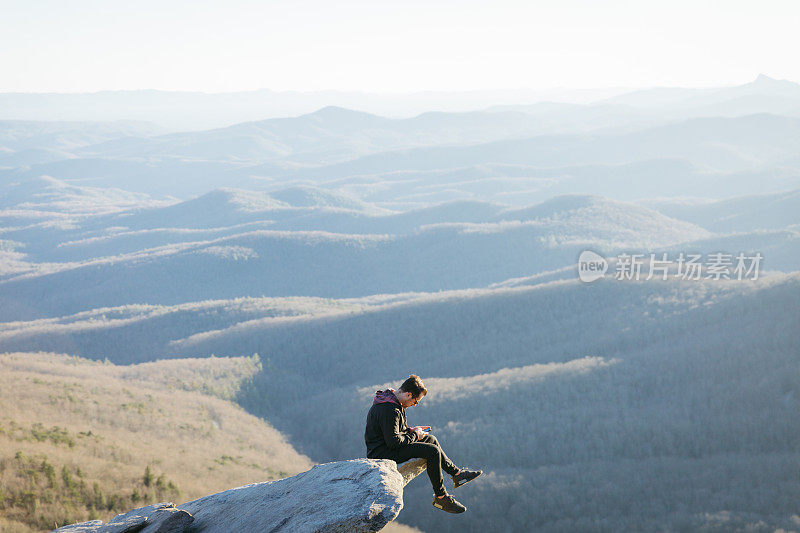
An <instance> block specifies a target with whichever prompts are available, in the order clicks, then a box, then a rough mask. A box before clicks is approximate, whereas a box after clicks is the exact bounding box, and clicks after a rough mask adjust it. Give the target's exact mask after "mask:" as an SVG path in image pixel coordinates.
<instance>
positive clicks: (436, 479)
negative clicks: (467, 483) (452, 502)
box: [370, 435, 458, 496]
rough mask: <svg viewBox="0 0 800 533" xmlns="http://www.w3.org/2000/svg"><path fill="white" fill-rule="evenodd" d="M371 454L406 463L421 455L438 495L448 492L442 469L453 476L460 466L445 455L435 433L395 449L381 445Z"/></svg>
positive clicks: (434, 490)
mask: <svg viewBox="0 0 800 533" xmlns="http://www.w3.org/2000/svg"><path fill="white" fill-rule="evenodd" d="M370 455H371V456H372V457H370V459H392V460H393V461H394V462H396V463H398V464H399V463H405V462H406V461H408V460H409V459H416V458H420V457H421V458H422V459H425V462H426V463H427V469H428V477H429V478H431V485H433V492H434V493H435V494H436V495H437V496H440V495H442V494H445V493H446V492H447V491H446V490H445V488H444V482H443V481H442V470H444V471H445V472H446V473H447V474H449V475H451V476H452V475H455V473H456V472H458V467H457V466H456V465H454V464H453V461H451V460H450V459H449V458H448V457H447V455H445V453H444V450H442V447H441V446H439V441H438V440H436V437H434V436H433V435H425V436H424V437H422V438H421V439H419V440H418V441H417V442H412V443H411V444H406V445H403V446H400V447H399V448H396V449H394V450H390V449H389V448H387V447H385V446H381V447H380V448H377V449H376V450H375V451H374V452H373V453H372V454H370Z"/></svg>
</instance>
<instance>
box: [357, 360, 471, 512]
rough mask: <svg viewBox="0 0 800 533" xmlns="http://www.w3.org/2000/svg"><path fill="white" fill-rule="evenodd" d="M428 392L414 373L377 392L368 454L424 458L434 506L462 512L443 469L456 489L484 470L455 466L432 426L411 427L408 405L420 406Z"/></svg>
mask: <svg viewBox="0 0 800 533" xmlns="http://www.w3.org/2000/svg"><path fill="white" fill-rule="evenodd" d="M427 393H428V389H426V388H425V385H423V383H422V380H421V379H420V378H419V376H416V375H414V374H412V375H410V376H409V377H408V379H407V380H405V381H404V382H403V384H402V385H400V388H399V389H398V390H397V392H395V391H394V389H387V390H383V391H382V390H379V391H377V392H376V393H375V399H374V400H373V401H372V407H371V408H370V410H369V413H368V414H367V429H366V431H365V432H364V441H365V442H366V444H367V457H368V458H370V459H392V460H393V461H395V462H396V463H403V462H405V461H408V460H409V459H413V458H417V457H421V458H423V459H425V461H426V463H427V470H428V477H430V478H431V485H433V492H434V495H435V497H434V499H433V506H434V507H436V508H437V509H441V510H442V511H447V512H448V513H463V512H464V511H466V510H467V508H466V507H464V506H463V505H462V504H460V503H459V502H457V501H456V500H455V498H453V497H452V496H451V495H449V494H448V493H447V491H446V490H445V488H444V483H443V482H442V470H444V471H445V472H447V473H448V474H449V475H451V476H452V477H453V488H456V487H460V486H461V485H463V484H464V483H469V482H470V481H472V480H473V479H475V478H476V477H478V476H479V475H481V473H482V471H481V470H466V469H461V468H458V467H456V465H454V464H453V462H452V461H451V460H450V459H449V458H448V457H447V455H445V453H444V451H443V450H442V447H441V446H440V445H439V441H437V440H436V437H434V436H433V435H429V434H428V433H426V432H425V429H430V427H429V426H414V427H413V428H409V427H408V425H407V424H406V407H413V406H415V405H417V404H418V403H419V402H420V400H422V398H423V397H424V396H425V395H426V394H427Z"/></svg>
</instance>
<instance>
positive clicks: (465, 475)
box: [453, 470, 483, 488]
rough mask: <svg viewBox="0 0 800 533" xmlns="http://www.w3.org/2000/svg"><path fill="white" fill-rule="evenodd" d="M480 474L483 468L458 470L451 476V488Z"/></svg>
mask: <svg viewBox="0 0 800 533" xmlns="http://www.w3.org/2000/svg"><path fill="white" fill-rule="evenodd" d="M481 474H483V470H459V472H458V474H456V475H455V476H453V488H458V487H460V486H461V485H463V484H465V483H469V482H470V481H472V480H473V479H475V478H476V477H478V476H480V475H481Z"/></svg>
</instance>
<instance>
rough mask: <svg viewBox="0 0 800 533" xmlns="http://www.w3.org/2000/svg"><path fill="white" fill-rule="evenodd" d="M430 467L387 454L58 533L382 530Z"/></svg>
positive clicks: (143, 509) (319, 467)
mask: <svg viewBox="0 0 800 533" xmlns="http://www.w3.org/2000/svg"><path fill="white" fill-rule="evenodd" d="M424 470H425V461H424V460H421V459H418V460H415V461H411V462H409V463H406V464H403V465H402V466H401V468H400V469H399V470H398V468H397V465H396V464H395V462H394V461H391V460H388V459H377V460H375V459H354V460H351V461H339V462H335V463H325V464H321V465H317V466H315V467H314V468H312V469H311V470H308V471H306V472H303V473H302V474H298V475H296V476H294V477H290V478H286V479H280V480H278V481H267V482H263V483H253V484H250V485H245V486H243V487H238V488H235V489H230V490H226V491H223V492H219V493H217V494H211V495H210V496H205V497H203V498H199V499H197V500H193V501H190V502H187V503H184V504H183V505H181V506H180V507H175V505H173V504H172V503H157V504H153V505H148V506H147V507H141V508H139V509H134V510H132V511H130V512H127V513H125V514H121V515H117V516H115V517H114V518H112V519H111V520H110V521H109V522H108V523H107V524H104V523H103V522H101V521H99V520H93V521H90V522H83V523H80V524H73V525H71V526H64V527H62V528H59V529H57V530H56V531H57V532H59V533H134V532H140V533H228V532H230V531H237V532H239V533H256V532H259V533H261V532H263V531H270V532H287V533H288V532H292V533H295V532H297V533H301V532H316V531H325V532H329V531H330V532H334V531H342V532H344V531H348V532H350V531H352V532H362V531H363V532H367V531H379V530H381V529H382V528H383V527H384V526H385V525H386V524H388V523H389V522H391V521H392V520H394V519H395V517H397V515H398V514H399V513H400V510H401V509H402V508H403V487H404V486H405V485H406V484H407V483H408V482H409V481H410V480H411V479H413V478H414V477H416V476H417V475H419V474H420V473H421V472H423V471H424Z"/></svg>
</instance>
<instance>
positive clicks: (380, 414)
mask: <svg viewBox="0 0 800 533" xmlns="http://www.w3.org/2000/svg"><path fill="white" fill-rule="evenodd" d="M416 441H417V435H416V433H414V432H413V431H411V429H409V427H408V424H407V423H406V410H405V409H404V408H403V406H402V405H400V402H399V401H397V398H396V397H395V395H394V389H387V390H385V391H382V390H379V391H376V392H375V398H374V399H373V400H372V407H370V409H369V413H367V429H366V430H365V431H364V442H365V443H366V445H367V457H368V458H370V459H379V458H381V456H382V455H384V453H385V452H387V451H389V450H396V449H397V448H399V447H400V446H404V445H406V444H411V443H412V442H416Z"/></svg>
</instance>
